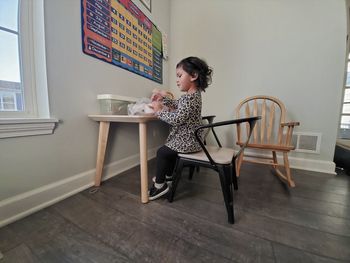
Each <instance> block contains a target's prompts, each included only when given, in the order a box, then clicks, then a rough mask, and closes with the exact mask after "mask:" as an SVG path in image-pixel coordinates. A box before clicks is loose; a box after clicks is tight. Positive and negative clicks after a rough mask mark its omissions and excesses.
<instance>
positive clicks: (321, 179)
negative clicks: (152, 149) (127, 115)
mask: <svg viewBox="0 0 350 263" xmlns="http://www.w3.org/2000/svg"><path fill="white" fill-rule="evenodd" d="M149 172H150V177H151V175H152V174H154V172H155V162H154V160H153V161H151V162H150V164H149ZM186 173H187V171H186ZM293 174H294V178H295V181H296V184H297V186H296V188H294V189H289V188H287V187H286V186H285V185H284V184H283V183H281V182H280V181H279V180H278V178H277V177H276V176H274V175H273V174H272V172H271V170H270V168H269V167H267V166H262V165H253V164H245V165H244V166H243V168H242V172H241V177H240V178H239V190H238V191H237V192H235V194H234V201H235V219H236V223H235V224H234V225H229V224H228V223H227V217H226V211H225V208H224V203H223V197H222V193H221V190H220V183H219V179H218V177H217V175H216V173H215V172H213V171H210V170H206V169H204V168H201V170H200V173H198V174H195V175H194V178H193V180H192V181H188V179H187V176H185V175H186V174H184V176H183V177H182V180H181V182H180V185H179V187H178V190H177V194H176V196H175V200H174V202H173V203H171V204H170V203H168V202H167V200H165V199H161V200H157V201H153V202H150V203H149V204H147V205H142V204H141V203H140V197H139V191H140V190H139V189H140V180H139V167H135V168H132V169H131V170H129V171H126V172H124V173H123V174H121V175H118V176H116V177H114V178H112V179H110V180H108V181H106V182H104V183H103V185H102V187H100V188H99V189H98V191H96V192H94V193H92V192H93V191H91V190H94V188H91V189H88V190H86V191H84V192H82V193H79V194H77V195H75V196H72V197H70V198H67V199H66V200H64V201H62V202H60V203H57V204H55V205H53V206H51V207H49V208H47V209H44V210H42V211H39V212H37V213H35V214H33V215H31V216H28V217H26V218H24V219H22V220H19V221H17V222H15V223H13V224H10V225H8V226H5V227H3V228H1V229H0V251H1V252H2V253H3V256H4V258H3V259H2V260H0V263H5V262H11V263H12V262H59V263H62V262H291V263H292V262H293V263H295V262H350V198H349V197H350V194H349V189H350V177H349V176H347V175H345V174H342V173H340V174H339V175H337V176H331V175H326V174H320V173H315V172H307V171H302V170H293Z"/></svg>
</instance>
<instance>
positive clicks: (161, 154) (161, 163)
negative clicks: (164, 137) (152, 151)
mask: <svg viewBox="0 0 350 263" xmlns="http://www.w3.org/2000/svg"><path fill="white" fill-rule="evenodd" d="M176 158H177V152H176V151H173V150H172V149H170V148H169V147H167V146H165V145H163V146H162V147H160V148H159V149H158V151H157V174H156V183H157V184H162V183H164V182H165V176H166V175H167V176H172V175H173V170H174V167H175V164H176Z"/></svg>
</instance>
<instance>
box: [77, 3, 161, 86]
mask: <svg viewBox="0 0 350 263" xmlns="http://www.w3.org/2000/svg"><path fill="white" fill-rule="evenodd" d="M81 9H82V45H83V52H84V53H85V54H87V55H90V56H93V57H95V58H98V59H101V60H103V61H105V62H108V63H110V64H113V65H116V66H119V67H121V68H124V69H127V70H129V71H131V72H134V73H136V74H139V75H141V76H143V77H146V78H148V79H151V80H154V81H156V82H158V83H162V81H163V78H162V71H163V65H162V33H161V32H160V31H159V30H158V29H157V27H156V26H155V25H154V24H153V23H152V21H151V20H149V19H148V18H147V17H146V15H145V14H144V13H143V12H142V11H141V10H140V9H139V8H138V7H137V6H136V5H135V4H134V3H133V2H132V1H131V0H81Z"/></svg>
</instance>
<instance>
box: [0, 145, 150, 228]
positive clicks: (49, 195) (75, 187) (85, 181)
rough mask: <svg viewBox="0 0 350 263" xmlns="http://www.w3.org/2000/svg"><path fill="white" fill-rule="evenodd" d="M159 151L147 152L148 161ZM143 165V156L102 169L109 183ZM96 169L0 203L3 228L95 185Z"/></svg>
mask: <svg viewBox="0 0 350 263" xmlns="http://www.w3.org/2000/svg"><path fill="white" fill-rule="evenodd" d="M156 150H157V148H153V149H150V150H148V159H152V158H154V157H155V156H156ZM139 164H140V155H139V154H136V155H132V156H129V157H127V158H124V159H122V160H119V161H116V162H113V163H111V164H108V165H106V166H105V167H104V169H103V174H104V176H103V178H102V180H103V181H104V180H106V179H108V178H111V177H113V176H115V175H118V174H120V173H122V172H124V171H126V170H128V169H130V168H132V167H134V166H136V165H139ZM94 177H95V169H92V170H89V171H86V172H83V173H80V174H77V175H74V176H72V177H69V178H66V179H63V180H61V181H58V182H55V183H52V184H48V185H45V186H42V187H39V188H37V189H34V190H31V191H28V192H25V193H22V194H19V195H16V196H13V197H10V198H8V199H5V200H2V201H1V202H0V227H3V226H5V225H7V224H10V223H12V222H14V221H16V220H19V219H21V218H23V217H25V216H28V215H30V214H32V213H35V212H37V211H39V210H41V209H43V208H45V207H48V206H50V205H53V204H54V203H57V202H59V201H61V200H63V199H65V198H67V197H69V196H72V195H74V194H76V193H79V192H81V191H83V190H85V189H87V188H89V187H91V186H93V185H94Z"/></svg>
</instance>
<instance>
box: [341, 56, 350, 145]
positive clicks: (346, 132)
mask: <svg viewBox="0 0 350 263" xmlns="http://www.w3.org/2000/svg"><path fill="white" fill-rule="evenodd" d="M339 137H340V138H343V139H350V54H349V57H348V67H347V73H346V82H345V88H344V99H343V106H342V111H341V117H340V130H339Z"/></svg>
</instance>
